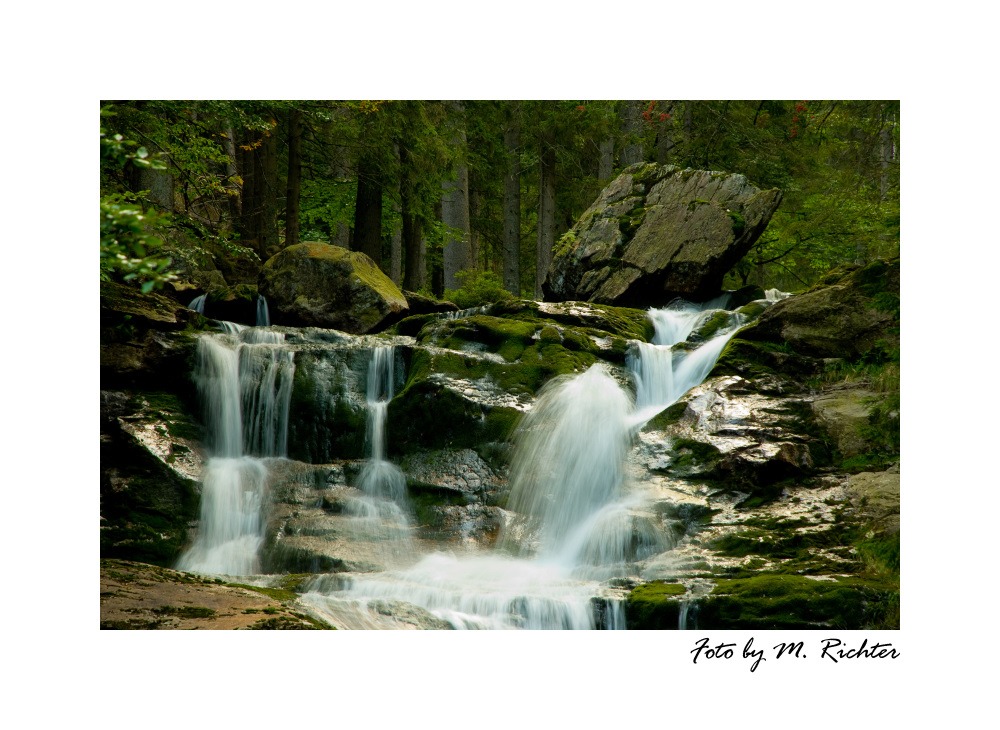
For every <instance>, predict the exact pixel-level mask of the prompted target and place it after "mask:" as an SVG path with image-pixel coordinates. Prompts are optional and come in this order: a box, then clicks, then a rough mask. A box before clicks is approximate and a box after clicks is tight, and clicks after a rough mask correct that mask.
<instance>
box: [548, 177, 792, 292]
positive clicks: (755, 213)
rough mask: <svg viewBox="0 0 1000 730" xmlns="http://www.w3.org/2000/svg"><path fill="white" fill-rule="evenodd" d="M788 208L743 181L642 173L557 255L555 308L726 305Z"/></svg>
mask: <svg viewBox="0 0 1000 730" xmlns="http://www.w3.org/2000/svg"><path fill="white" fill-rule="evenodd" d="M780 201H781V192H780V191H778V190H765V191H761V190H758V189H757V188H755V187H753V186H752V185H750V184H749V183H748V182H747V180H746V178H745V177H743V176H742V175H735V174H726V173H721V172H708V171H704V170H691V169H688V170H681V169H680V168H677V167H674V166H670V165H668V166H659V165H655V164H647V163H638V164H636V165H632V166H631V167H628V168H626V169H625V170H624V171H623V172H622V174H621V175H619V176H618V177H617V178H616V179H615V180H613V181H612V182H611V184H609V185H608V187H606V188H605V189H604V190H603V191H602V192H601V194H600V196H599V197H598V199H597V200H596V201H595V202H594V204H593V205H591V206H590V208H588V209H587V211H586V212H585V213H584V214H583V215H582V216H581V218H580V220H579V222H577V224H576V225H575V226H574V227H573V229H572V230H571V231H570V232H569V233H568V234H567V235H566V236H564V237H563V239H562V240H561V241H560V244H559V245H558V246H557V247H556V250H555V252H554V255H553V258H552V263H551V265H550V266H549V271H548V274H547V277H546V280H545V283H544V285H543V291H544V292H545V298H546V299H547V300H550V301H562V300H567V299H579V300H585V301H591V302H601V303H605V304H618V305H624V306H651V305H652V306H663V305H665V304H666V303H667V302H669V301H670V300H671V299H673V298H675V297H684V298H685V299H688V300H691V301H705V300H707V299H710V298H712V297H713V296H716V295H718V294H719V293H720V292H721V290H722V280H723V277H724V276H725V275H726V273H727V272H728V271H729V270H730V269H731V268H732V267H733V265H734V264H736V262H737V261H739V259H740V258H742V256H743V255H744V254H745V253H746V252H747V251H748V250H749V249H750V247H751V246H752V245H753V243H754V241H756V240H757V238H758V237H759V236H760V234H761V233H762V232H763V230H764V228H765V227H766V226H767V223H768V221H769V220H770V218H771V216H772V215H773V214H774V211H775V210H776V209H777V207H778V204H779V203H780Z"/></svg>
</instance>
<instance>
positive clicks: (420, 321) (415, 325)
mask: <svg viewBox="0 0 1000 730" xmlns="http://www.w3.org/2000/svg"><path fill="white" fill-rule="evenodd" d="M438 318H439V315H436V314H415V315H413V316H412V317H406V318H405V319H403V320H400V321H399V322H397V323H396V324H395V325H393V327H392V328H390V330H389V331H390V332H393V333H395V334H397V335H405V336H407V337H417V336H418V334H419V333H420V330H421V329H423V326H424V325H425V324H427V323H428V322H433V321H434V320H436V319H438Z"/></svg>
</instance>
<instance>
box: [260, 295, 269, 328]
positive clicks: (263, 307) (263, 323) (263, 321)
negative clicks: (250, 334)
mask: <svg viewBox="0 0 1000 730" xmlns="http://www.w3.org/2000/svg"><path fill="white" fill-rule="evenodd" d="M257 326H258V327H270V326H271V315H270V313H269V312H268V311H267V300H266V299H265V298H264V295H263V294H258V295H257Z"/></svg>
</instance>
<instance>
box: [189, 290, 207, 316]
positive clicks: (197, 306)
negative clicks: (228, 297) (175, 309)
mask: <svg viewBox="0 0 1000 730" xmlns="http://www.w3.org/2000/svg"><path fill="white" fill-rule="evenodd" d="M207 296H208V295H207V294H199V295H198V296H196V297H195V298H194V299H192V300H191V303H190V304H188V309H193V310H194V311H196V312H197V313H198V314H204V313H205V297H207Z"/></svg>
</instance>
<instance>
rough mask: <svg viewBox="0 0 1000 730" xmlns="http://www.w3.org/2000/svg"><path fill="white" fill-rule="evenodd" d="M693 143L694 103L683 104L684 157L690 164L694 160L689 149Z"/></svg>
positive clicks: (692, 152)
mask: <svg viewBox="0 0 1000 730" xmlns="http://www.w3.org/2000/svg"><path fill="white" fill-rule="evenodd" d="M693 141H694V102H693V101H686V102H684V156H685V157H686V158H687V160H688V161H689V162H690V161H691V160H692V159H693V158H694V151H693V150H692V149H691V147H692V143H693Z"/></svg>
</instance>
